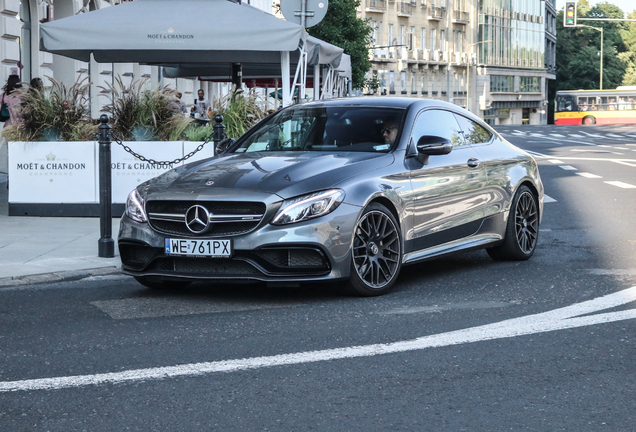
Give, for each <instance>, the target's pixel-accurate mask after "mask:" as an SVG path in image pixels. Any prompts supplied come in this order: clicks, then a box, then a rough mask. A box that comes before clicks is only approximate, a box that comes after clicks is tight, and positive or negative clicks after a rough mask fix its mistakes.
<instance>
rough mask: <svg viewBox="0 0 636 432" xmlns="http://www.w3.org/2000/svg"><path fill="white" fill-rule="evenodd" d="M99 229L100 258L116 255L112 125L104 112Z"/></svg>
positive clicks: (101, 142)
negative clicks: (112, 179) (111, 145)
mask: <svg viewBox="0 0 636 432" xmlns="http://www.w3.org/2000/svg"><path fill="white" fill-rule="evenodd" d="M99 120H100V121H101V122H102V124H101V125H99V230H100V234H101V238H100V239H99V242H98V243H97V244H98V256H99V257H100V258H112V257H114V256H115V241H114V240H113V238H112V236H113V216H112V211H113V209H112V184H111V167H110V125H109V124H108V116H107V115H106V114H102V116H101V117H100V118H99Z"/></svg>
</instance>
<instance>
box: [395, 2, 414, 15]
mask: <svg viewBox="0 0 636 432" xmlns="http://www.w3.org/2000/svg"><path fill="white" fill-rule="evenodd" d="M412 13H413V4H412V3H411V2H400V8H399V10H398V13H397V14H398V16H411V14H412Z"/></svg>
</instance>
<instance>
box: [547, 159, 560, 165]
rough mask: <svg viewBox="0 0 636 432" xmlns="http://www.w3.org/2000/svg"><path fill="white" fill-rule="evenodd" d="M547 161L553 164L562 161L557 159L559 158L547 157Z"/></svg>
mask: <svg viewBox="0 0 636 432" xmlns="http://www.w3.org/2000/svg"><path fill="white" fill-rule="evenodd" d="M548 162H550V163H553V164H562V163H563V161H562V160H559V159H548Z"/></svg>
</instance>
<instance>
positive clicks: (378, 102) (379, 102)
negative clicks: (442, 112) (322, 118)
mask: <svg viewBox="0 0 636 432" xmlns="http://www.w3.org/2000/svg"><path fill="white" fill-rule="evenodd" d="M413 105H418V106H419V107H422V108H424V107H429V106H431V107H433V106H436V107H446V108H459V107H458V106H457V105H454V104H451V103H448V102H443V101H439V100H432V99H417V98H406V97H377V96H376V97H374V96H360V97H349V98H340V99H329V100H320V101H315V102H308V103H304V104H302V105H301V106H303V107H322V106H324V107H337V106H365V107H386V108H409V107H412V106H413Z"/></svg>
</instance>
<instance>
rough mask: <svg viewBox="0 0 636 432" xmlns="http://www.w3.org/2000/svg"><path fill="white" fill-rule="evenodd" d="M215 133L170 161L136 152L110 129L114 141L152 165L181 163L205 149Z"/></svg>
mask: <svg viewBox="0 0 636 432" xmlns="http://www.w3.org/2000/svg"><path fill="white" fill-rule="evenodd" d="M213 135H214V133H211V134H210V135H209V136H208V137H206V138H205V140H204V141H203V143H201V144H200V145H199V146H198V147H197V148H196V149H195V150H194V151H191V152H190V153H188V154H187V155H185V156H184V157H181V158H178V159H175V160H173V161H169V162H168V161H156V160H154V159H148V158H146V157H144V156H142V155H140V154H139V153H137V152H135V151H134V150H133V149H131V148H130V147H128V146H127V145H126V144H124V143H123V141H122V140H120V139H119V138H118V137H117V135H115V133H114V132H113V131H112V130H111V131H110V136H111V138H112V139H113V141H115V142H116V143H117V144H119V145H120V146H122V147H123V148H124V150H126V151H127V152H128V153H130V154H131V155H133V156H134V157H136V158H137V159H139V160H140V161H143V162H148V163H149V164H152V165H176V164H179V163H181V162H183V161H185V160H186V159H190V158H191V157H192V156H194V155H195V154H196V153H198V152H200V151H201V150H203V147H204V146H205V145H206V144H207V143H209V142H210V141H211V140H212V136H213Z"/></svg>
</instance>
